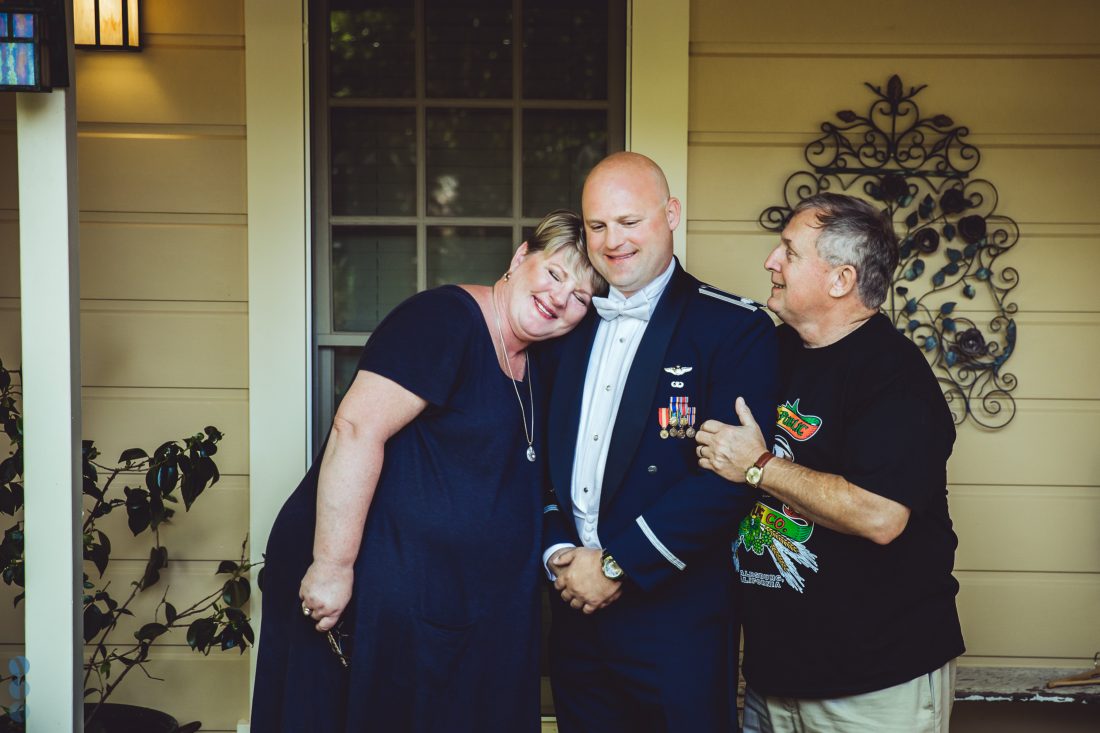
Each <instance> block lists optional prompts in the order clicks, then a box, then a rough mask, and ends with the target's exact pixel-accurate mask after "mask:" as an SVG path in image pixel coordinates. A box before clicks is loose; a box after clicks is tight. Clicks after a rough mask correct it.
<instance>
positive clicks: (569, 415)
mask: <svg viewBox="0 0 1100 733" xmlns="http://www.w3.org/2000/svg"><path fill="white" fill-rule="evenodd" d="M598 324H599V316H597V315H596V314H595V311H593V312H592V313H590V314H589V315H588V317H587V318H585V320H584V321H582V322H581V324H580V325H579V326H577V328H576V330H575V331H574V332H573V333H572V334H570V335H569V336H567V337H566V338H567V343H565V344H564V345H563V347H562V349H561V351H560V352H559V359H560V361H559V363H558V364H557V365H556V371H557V376H556V378H555V380H554V389H553V391H552V392H551V395H550V410H549V413H550V414H549V422H548V430H549V432H548V434H547V439H548V444H549V448H550V450H549V452H550V480H551V482H552V484H553V487H554V492H555V494H557V497H558V504H559V506H560V507H561V510H562V512H564V513H565V514H566V516H568V517H569V518H570V523H572V517H573V501H572V486H573V456H574V454H575V452H576V448H577V426H578V425H579V424H580V419H581V402H582V400H583V399H584V377H585V374H586V373H587V372H588V357H589V354H590V353H591V352H592V341H593V339H595V337H596V326H597V325H598Z"/></svg>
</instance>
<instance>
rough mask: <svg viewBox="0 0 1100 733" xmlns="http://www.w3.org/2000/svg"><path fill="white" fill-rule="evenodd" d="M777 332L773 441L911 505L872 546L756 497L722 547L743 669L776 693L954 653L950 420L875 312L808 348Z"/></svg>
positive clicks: (872, 685)
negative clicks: (733, 592) (737, 589)
mask: <svg viewBox="0 0 1100 733" xmlns="http://www.w3.org/2000/svg"><path fill="white" fill-rule="evenodd" d="M778 333H779V348H780V351H779V364H780V369H781V373H780V385H781V392H780V395H781V399H782V400H783V401H782V402H781V403H780V404H779V406H778V414H777V420H776V430H775V447H774V449H773V450H774V452H775V453H776V454H777V455H778V456H780V457H783V458H787V459H790V460H791V461H794V462H795V463H798V464H800V465H802V466H806V467H807V468H811V469H814V470H816V471H823V472H826V473H833V474H839V475H841V476H843V477H844V478H846V479H847V480H848V481H850V482H851V483H853V484H855V485H856V486H859V487H861V488H863V489H866V490H868V491H873V492H875V493H876V494H880V495H882V496H885V497H887V498H890V499H893V500H894V501H897V502H899V503H901V504H904V505H905V506H907V507H909V508H910V510H911V512H912V513H911V515H910V518H909V523H908V525H907V526H906V528H905V530H904V531H903V532H902V533H901V535H900V536H899V537H898V538H897V539H895V540H894V541H893V542H891V543H890V544H888V545H885V546H882V545H878V544H875V543H874V542H872V541H870V540H867V539H863V538H860V537H855V536H852V535H846V534H841V533H839V532H834V531H832V530H830V529H827V528H825V527H821V526H817V525H815V524H814V523H813V522H810V521H808V520H807V519H805V518H804V517H801V516H799V515H798V513H797V512H795V511H794V510H793V509H791V508H790V507H788V506H786V505H785V504H784V503H783V502H781V501H778V500H776V499H774V498H773V497H771V496H767V495H763V496H762V498H761V500H760V501H759V502H758V503H757V505H756V506H755V507H754V508H753V510H752V512H751V513H750V514H749V516H747V517H746V518H745V519H744V521H743V522H742V523H741V527H740V533H739V536H738V539H737V542H736V543H735V545H734V561H735V565H736V567H737V570H738V572H739V574H740V578H741V593H742V605H741V608H742V613H741V617H742V619H743V624H744V626H743V628H744V634H745V658H744V673H745V678H746V679H747V681H748V684H749V685H750V686H752V687H753V688H754V689H755V690H757V691H758V692H759V693H761V694H764V695H775V696H783V697H800V698H832V697H840V696H844V695H853V694H859V693H864V692H871V691H874V690H881V689H885V688H887V687H891V686H893V685H896V684H900V683H902V682H905V681H908V680H911V679H913V678H915V677H917V676H919V675H921V674H924V673H926V672H930V671H932V670H934V669H937V668H938V667H940V666H942V665H943V664H944V663H946V662H947V661H949V660H951V659H953V658H955V657H957V656H958V655H959V654H961V653H962V652H963V641H962V631H961V629H960V627H959V618H958V613H957V611H956V609H955V594H956V593H957V592H958V588H959V585H958V583H957V582H956V581H955V579H954V578H953V577H952V576H951V569H952V566H953V564H954V558H955V547H956V545H957V544H958V540H957V538H956V536H955V533H954V531H953V530H952V527H951V519H950V517H949V516H948V512H947V471H946V462H947V458H948V456H949V455H950V454H951V447H952V444H953V443H954V441H955V427H954V424H953V423H952V420H951V415H950V412H949V411H948V409H947V405H946V403H945V401H944V398H943V394H942V393H941V391H940V388H939V385H938V384H937V383H936V380H935V377H934V376H933V375H932V371H931V369H930V368H929V367H928V364H927V362H926V361H925V359H924V356H923V355H922V354H921V352H920V350H919V349H918V348H917V347H916V345H914V344H913V343H912V342H911V341H910V340H909V339H908V338H906V337H905V336H903V335H902V334H899V333H898V332H897V331H896V330H895V328H894V326H893V325H892V324H891V323H890V321H889V319H887V318H886V317H885V316H883V315H881V314H879V315H875V316H874V317H873V318H871V319H870V320H869V321H868V322H867V323H865V324H863V325H862V326H860V327H859V328H858V329H856V330H855V331H853V332H852V333H851V334H849V335H848V336H846V337H845V338H843V339H841V340H840V341H838V342H837V343H835V344H831V345H829V346H826V347H823V348H818V349H807V348H805V347H804V346H803V345H802V341H801V340H800V339H799V337H798V334H797V333H796V332H795V331H794V330H793V329H791V328H789V327H787V326H783V327H781V328H780V329H779V331H778ZM761 423H763V420H761ZM764 483H765V485H766V484H767V469H765V471H764Z"/></svg>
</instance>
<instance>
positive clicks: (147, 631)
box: [134, 622, 168, 641]
mask: <svg viewBox="0 0 1100 733" xmlns="http://www.w3.org/2000/svg"><path fill="white" fill-rule="evenodd" d="M167 632H168V627H167V626H165V625H164V624H158V623H155V622H153V623H148V624H145V625H144V626H142V627H141V628H140V629H138V630H137V631H135V632H134V638H135V639H137V640H138V641H152V640H153V639H156V638H157V637H158V636H160V635H161V634H165V633H167Z"/></svg>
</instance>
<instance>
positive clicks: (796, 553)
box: [733, 399, 822, 593]
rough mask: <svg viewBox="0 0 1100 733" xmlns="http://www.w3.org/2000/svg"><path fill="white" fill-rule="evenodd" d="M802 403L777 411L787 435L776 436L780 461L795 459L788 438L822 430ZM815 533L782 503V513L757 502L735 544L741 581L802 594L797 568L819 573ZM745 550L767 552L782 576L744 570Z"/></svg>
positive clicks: (778, 424) (779, 424)
mask: <svg viewBox="0 0 1100 733" xmlns="http://www.w3.org/2000/svg"><path fill="white" fill-rule="evenodd" d="M798 402H799V400H797V399H796V400H795V401H794V402H793V403H792V402H787V403H784V404H782V405H779V407H778V408H777V417H776V421H775V424H776V427H778V428H779V429H780V430H781V431H782V432H784V433H786V436H784V435H778V434H777V435H776V436H775V447H774V448H773V452H774V453H775V454H776V455H777V456H779V457H780V458H787V459H790V460H792V461H793V460H794V451H793V450H792V449H791V445H790V443H789V442H787V436H789V437H791V438H793V439H794V440H796V441H799V442H803V441H806V440H809V439H810V438H812V437H813V436H814V435H815V434H816V433H817V431H818V430H820V429H821V422H822V421H821V418H820V417H817V416H816V415H803V414H802V413H800V412H799V410H798ZM813 533H814V524H813V522H811V521H809V520H808V519H806V518H804V517H802V516H801V515H799V514H798V513H797V512H796V511H794V510H793V509H791V508H790V507H788V506H787V505H786V504H783V506H782V509H781V510H776V509H774V508H773V507H771V506H768V505H767V504H765V503H764V501H758V502H757V503H756V506H754V507H753V509H752V511H751V512H749V515H748V516H747V517H745V518H744V519H743V520H741V527H740V529H739V531H738V536H737V540H736V541H735V542H734V544H733V564H734V567H735V568H736V569H737V572H738V574H739V575H740V576H741V582H742V583H747V584H749V585H760V586H764V587H765V588H780V587H782V584H783V583H784V582H785V583H786V584H787V585H789V586H790V587H791V588H794V589H795V590H796V591H798V592H799V593H801V592H802V591H803V589H804V588H805V587H806V581H805V580H804V579H803V577H802V574H801V573H800V572H799V571H798V566H800V565H801V566H802V567H805V568H808V569H809V570H811V571H813V572H815V573H816V572H817V555H815V554H814V553H812V552H810V551H809V549H807V547H806V542H807V541H808V540H809V539H810V535H812V534H813ZM742 548H744V549H745V550H746V551H748V552H752V553H753V554H755V555H763V554H764V553H765V552H767V553H768V555H769V556H770V557H771V559H772V562H774V563H775V567H776V569H777V570H778V571H779V575H767V574H765V573H757V572H752V571H748V570H743V569H742V568H741V562H740V560H739V558H738V556H737V553H738V552H739V551H740V550H741V549H742Z"/></svg>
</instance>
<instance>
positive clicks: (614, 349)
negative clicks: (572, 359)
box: [542, 260, 676, 579]
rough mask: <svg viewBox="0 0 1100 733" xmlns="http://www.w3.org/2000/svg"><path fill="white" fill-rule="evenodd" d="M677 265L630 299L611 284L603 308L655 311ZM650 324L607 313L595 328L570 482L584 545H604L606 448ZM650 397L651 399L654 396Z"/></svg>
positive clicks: (547, 554)
mask: <svg viewBox="0 0 1100 733" xmlns="http://www.w3.org/2000/svg"><path fill="white" fill-rule="evenodd" d="M675 269H676V261H675V260H673V261H671V262H670V263H669V265H668V267H667V268H666V269H665V271H664V272H663V273H661V274H660V275H658V276H657V278H656V279H654V280H652V281H651V282H650V283H649V284H648V285H646V286H645V287H644V288H642V289H641V290H639V291H638V292H636V293H634V294H633V295H632V296H630V297H629V298H624V297H623V294H622V293H620V292H619V291H618V290H616V289H615V288H614V287H612V288H611V290H610V292H609V293H608V297H607V301H608V306H610V308H605V309H601V310H621V311H629V312H635V311H637V310H642V311H643V312H644V311H645V309H644V308H640V309H639V308H638V306H640V305H644V304H645V303H646V302H648V303H649V314H650V315H651V314H652V313H653V310H654V309H655V308H656V307H657V301H658V300H659V299H660V297H661V295H662V293H664V291H665V287H666V286H667V285H668V282H669V280H671V279H672V273H673V272H674V271H675ZM594 300H595V299H594ZM648 325H649V319H648V317H647V318H645V319H644V320H643V319H641V318H638V317H631V316H630V315H621V316H619V317H618V318H613V319H612V320H607V319H606V316H602V317H601V319H600V323H599V325H598V326H597V327H596V338H595V340H594V341H593V343H592V353H591V355H590V356H589V358H588V371H587V373H586V374H585V378H584V396H583V398H582V401H581V413H580V421H579V422H580V424H579V425H578V427H577V447H576V452H575V453H574V456H573V477H572V478H573V481H572V486H571V487H570V494H571V496H572V499H573V521H574V522H575V523H576V525H577V534H579V535H580V538H581V543H582V544H583V545H584V546H585V547H594V548H599V547H603V545H602V544H601V543H600V538H599V533H598V532H599V517H600V492H601V489H602V486H603V474H604V468H605V466H606V465H607V452H608V449H609V447H610V446H611V429H612V427H613V426H614V425H615V417H616V416H617V415H618V414H619V404H620V403H621V402H622V398H623V388H624V387H625V386H626V379H627V376H628V375H629V374H630V367H631V365H632V364H633V362H634V354H635V353H637V351H638V345H639V344H641V342H642V336H643V335H644V334H645V330H646V326H648ZM646 399H649V395H647V396H646ZM562 508H563V509H564V508H565V507H562ZM563 547H572V545H568V544H557V545H554V546H552V547H550V548H549V549H548V550H546V552H545V553H543V556H542V560H543V564H544V565H547V563H548V561H549V559H550V556H551V555H553V554H554V553H555V552H557V551H558V550H559V549H561V548H563ZM547 573H548V574H549V575H550V578H551V579H553V578H554V573H552V572H551V571H550V569H549V566H548V565H547Z"/></svg>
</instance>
